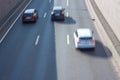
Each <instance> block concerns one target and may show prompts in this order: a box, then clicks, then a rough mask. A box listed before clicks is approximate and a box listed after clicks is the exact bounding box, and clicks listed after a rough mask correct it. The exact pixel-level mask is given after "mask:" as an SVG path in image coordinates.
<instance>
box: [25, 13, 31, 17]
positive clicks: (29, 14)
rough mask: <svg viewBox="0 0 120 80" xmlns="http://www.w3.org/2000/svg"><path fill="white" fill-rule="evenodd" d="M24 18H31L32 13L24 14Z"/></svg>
mask: <svg viewBox="0 0 120 80" xmlns="http://www.w3.org/2000/svg"><path fill="white" fill-rule="evenodd" d="M24 16H26V17H28V16H32V13H24Z"/></svg>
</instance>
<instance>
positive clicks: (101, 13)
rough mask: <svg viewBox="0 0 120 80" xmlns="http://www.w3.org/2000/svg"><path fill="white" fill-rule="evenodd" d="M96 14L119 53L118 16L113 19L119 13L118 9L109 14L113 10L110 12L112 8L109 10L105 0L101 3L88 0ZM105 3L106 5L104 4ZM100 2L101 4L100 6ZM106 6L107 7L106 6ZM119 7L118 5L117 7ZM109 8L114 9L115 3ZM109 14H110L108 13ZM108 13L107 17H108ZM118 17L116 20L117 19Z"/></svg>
mask: <svg viewBox="0 0 120 80" xmlns="http://www.w3.org/2000/svg"><path fill="white" fill-rule="evenodd" d="M90 2H91V4H92V6H93V8H94V10H95V12H96V15H97V16H98V18H99V20H100V22H101V24H102V26H103V27H104V29H105V31H106V32H107V34H108V36H109V38H110V39H111V41H112V43H113V44H114V47H115V48H116V50H117V52H118V53H119V55H120V38H119V37H120V36H119V34H118V33H120V31H119V29H120V28H119V23H117V22H118V21H119V17H118V18H116V20H114V17H115V16H117V15H118V14H119V11H118V12H116V15H115V14H111V13H113V12H111V11H112V10H110V9H109V8H111V7H110V6H108V5H107V4H108V3H107V2H104V1H103V3H101V2H102V1H101V2H97V1H95V0H90ZM105 3H106V5H105ZM100 4H101V6H100ZM109 4H111V5H113V3H109ZM106 7H107V8H106ZM118 8H119V7H118ZM111 9H115V5H113V7H112V8H111ZM110 14H111V15H110ZM108 15H109V17H108ZM117 19H118V20H117ZM111 20H113V21H114V22H113V21H112V22H110V21H111ZM115 23H116V26H113V24H115Z"/></svg>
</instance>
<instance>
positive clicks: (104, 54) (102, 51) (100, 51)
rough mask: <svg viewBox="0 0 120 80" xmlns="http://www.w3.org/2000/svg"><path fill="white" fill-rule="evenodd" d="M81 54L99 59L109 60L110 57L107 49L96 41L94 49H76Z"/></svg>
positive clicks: (110, 54)
mask: <svg viewBox="0 0 120 80" xmlns="http://www.w3.org/2000/svg"><path fill="white" fill-rule="evenodd" d="M77 50H78V51H80V52H81V53H82V54H85V55H88V56H91V57H101V58H109V57H112V53H111V51H110V49H109V48H108V47H106V46H105V45H104V44H102V43H101V42H100V41H98V40H96V48H95V50H93V49H77Z"/></svg>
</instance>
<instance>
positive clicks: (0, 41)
mask: <svg viewBox="0 0 120 80" xmlns="http://www.w3.org/2000/svg"><path fill="white" fill-rule="evenodd" d="M31 2H32V0H31V1H29V3H28V4H27V5H26V6H25V8H24V9H23V10H22V12H21V13H20V14H19V15H18V17H17V18H16V19H15V21H14V22H13V23H12V24H11V26H10V28H9V29H8V30H7V32H6V33H5V35H4V36H3V37H2V39H1V40H0V43H2V41H3V40H4V38H5V37H6V35H7V34H8V33H9V31H10V30H11V28H12V27H13V25H14V24H15V23H16V21H17V20H18V18H19V17H20V16H21V14H22V13H23V11H24V10H25V9H26V8H27V6H28V5H29V4H30V3H31ZM10 18H11V16H10ZM8 20H9V19H8Z"/></svg>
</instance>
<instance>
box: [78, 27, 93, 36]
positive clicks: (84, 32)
mask: <svg viewBox="0 0 120 80" xmlns="http://www.w3.org/2000/svg"><path fill="white" fill-rule="evenodd" d="M77 32H78V37H79V38H80V37H92V31H91V30H90V29H89V28H80V29H77Z"/></svg>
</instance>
